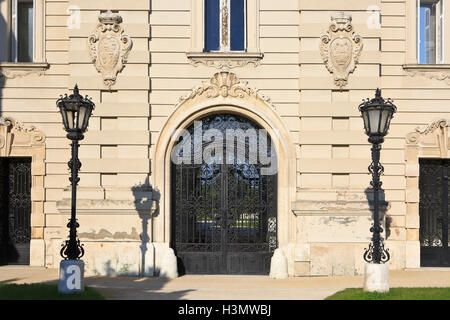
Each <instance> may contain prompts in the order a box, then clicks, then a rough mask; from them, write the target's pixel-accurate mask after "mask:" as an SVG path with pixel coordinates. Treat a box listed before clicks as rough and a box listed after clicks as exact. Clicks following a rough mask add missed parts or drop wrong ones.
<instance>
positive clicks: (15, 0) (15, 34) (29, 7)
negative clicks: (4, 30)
mask: <svg viewBox="0 0 450 320" xmlns="http://www.w3.org/2000/svg"><path fill="white" fill-rule="evenodd" d="M10 12H11V20H10V21H11V24H10V61H11V62H32V61H33V56H34V49H33V47H34V3H33V0H11V9H10Z"/></svg>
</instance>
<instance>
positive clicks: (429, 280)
mask: <svg viewBox="0 0 450 320" xmlns="http://www.w3.org/2000/svg"><path fill="white" fill-rule="evenodd" d="M389 278H390V286H391V288H393V287H450V269H439V268H434V269H428V268H424V269H419V270H408V271H391V272H390V273H389ZM57 279H58V270H57V269H45V268H33V267H16V266H6V267H0V283H2V282H3V283H36V282H47V283H56V281H57ZM86 285H87V286H90V287H93V288H96V289H97V290H98V291H99V292H101V293H102V294H103V295H104V296H105V297H106V298H107V299H133V300H141V299H145V300H148V299H150V300H179V299H183V300H185V299H186V300H322V299H324V298H326V297H328V296H330V295H331V294H333V293H335V292H337V291H340V290H342V289H345V288H360V287H362V286H363V276H355V277H299V278H289V279H284V280H273V279H270V278H269V277H265V276H183V277H180V278H178V279H175V280H171V281H166V280H162V279H158V278H134V277H114V278H111V277H88V278H86Z"/></svg>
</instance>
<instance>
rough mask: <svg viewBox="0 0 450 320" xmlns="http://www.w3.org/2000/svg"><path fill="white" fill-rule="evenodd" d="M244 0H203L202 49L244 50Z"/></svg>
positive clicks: (207, 50)
mask: <svg viewBox="0 0 450 320" xmlns="http://www.w3.org/2000/svg"><path fill="white" fill-rule="evenodd" d="M246 2H247V1H246V0H205V3H204V22H205V23H204V51H206V52H232V51H241V52H242V51H245V50H246Z"/></svg>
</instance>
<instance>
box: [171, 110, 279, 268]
mask: <svg viewBox="0 0 450 320" xmlns="http://www.w3.org/2000/svg"><path fill="white" fill-rule="evenodd" d="M201 121H202V131H203V132H204V131H206V130H209V129H215V130H218V131H220V132H222V133H223V134H224V137H225V131H226V130H227V129H241V130H243V131H246V130H248V129H255V130H258V129H259V127H258V126H256V125H255V124H253V123H252V122H251V121H249V120H247V119H245V118H241V117H239V116H236V115H213V116H210V117H207V118H204V119H201ZM188 131H189V132H190V133H191V134H192V135H194V134H195V133H194V125H192V126H191V127H190V128H188ZM192 140H193V139H192ZM179 143H181V144H182V143H191V144H192V143H193V141H189V140H186V141H181V142H179ZM248 144H249V141H248V140H247V142H246V143H245V155H246V157H245V162H244V163H238V161H237V157H236V156H235V158H234V162H233V163H229V162H228V161H227V163H212V164H206V163H202V164H180V165H173V167H172V192H173V195H172V218H173V219H174V221H173V224H172V226H173V228H172V232H173V238H172V240H173V242H172V243H173V246H174V248H175V250H176V252H177V255H178V256H183V254H191V256H190V257H192V255H195V256H194V258H193V259H198V261H203V260H202V259H203V258H204V256H205V254H206V255H208V254H210V255H211V256H214V257H216V256H217V257H219V258H218V259H219V261H221V264H225V265H226V264H227V263H229V261H228V260H229V259H230V258H229V256H230V255H231V256H233V257H236V256H239V255H241V254H243V255H245V254H251V255H253V253H254V254H255V255H258V254H262V255H271V253H273V251H274V250H275V249H276V247H277V205H276V197H277V194H276V192H277V186H276V184H277V175H273V176H266V175H261V174H260V170H261V168H262V167H264V165H260V164H253V163H250V162H249V160H248V159H249V157H248V156H249V150H250V148H249V147H248ZM206 145H208V143H204V145H203V146H206ZM268 146H269V150H270V141H269V142H268ZM194 149H195V148H194V146H193V145H192V147H191V152H192V156H193V155H194V153H195V150H194ZM237 149H238V144H237V142H236V141H235V143H234V151H235V152H236V151H237ZM180 150H182V149H180ZM223 150H224V155H223V159H226V156H225V152H226V142H225V139H224V146H223ZM241 151H243V150H241ZM235 154H236V153H235ZM179 155H182V151H180V153H179ZM268 155H270V152H269V151H268ZM239 259H240V258H239ZM243 259H245V258H242V259H240V260H239V261H243ZM227 261H228V262H227ZM199 263H200V262H199ZM219 267H220V266H219ZM219 267H217V266H216V267H215V268H216V269H214V267H211V269H209V270H207V273H224V272H227V271H224V270H219V269H220V268H219ZM230 273H231V272H230Z"/></svg>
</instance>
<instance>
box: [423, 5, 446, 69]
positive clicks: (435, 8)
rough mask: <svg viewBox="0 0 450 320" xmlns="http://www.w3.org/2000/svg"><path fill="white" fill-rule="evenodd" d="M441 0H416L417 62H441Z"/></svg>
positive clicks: (442, 29)
mask: <svg viewBox="0 0 450 320" xmlns="http://www.w3.org/2000/svg"><path fill="white" fill-rule="evenodd" d="M443 7H444V6H443V0H417V26H418V28H417V29H418V31H417V38H418V41H417V43H418V44H417V57H418V62H419V64H438V63H443V59H444V41H443V40H444V39H443V37H444V19H443V17H444V9H443Z"/></svg>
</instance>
